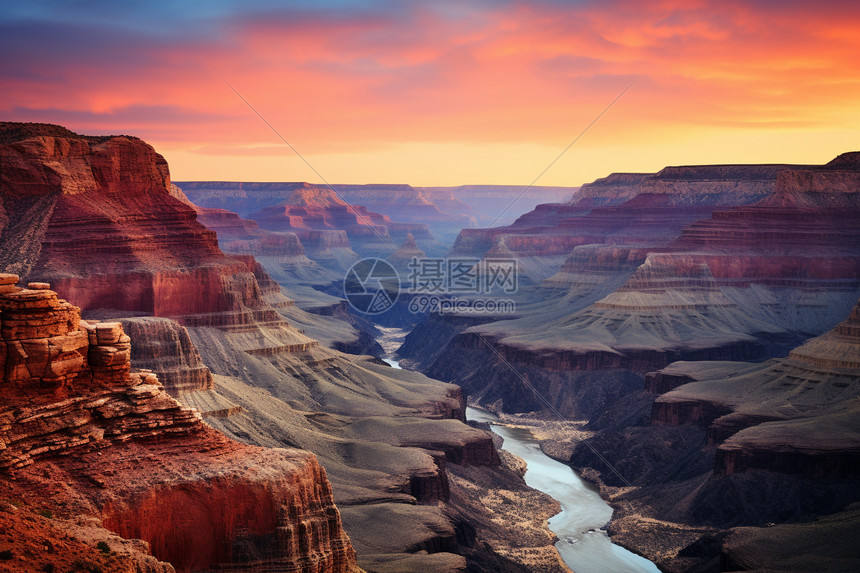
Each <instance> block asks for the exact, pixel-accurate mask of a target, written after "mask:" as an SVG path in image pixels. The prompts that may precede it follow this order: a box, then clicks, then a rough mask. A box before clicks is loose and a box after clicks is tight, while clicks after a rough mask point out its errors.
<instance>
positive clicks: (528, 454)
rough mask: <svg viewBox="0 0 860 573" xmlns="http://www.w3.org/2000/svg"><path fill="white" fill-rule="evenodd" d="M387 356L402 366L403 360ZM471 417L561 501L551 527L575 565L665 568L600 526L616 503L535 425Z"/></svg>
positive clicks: (602, 570) (598, 572) (644, 572)
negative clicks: (546, 442) (553, 453)
mask: <svg viewBox="0 0 860 573" xmlns="http://www.w3.org/2000/svg"><path fill="white" fill-rule="evenodd" d="M386 350H388V349H387V348H386ZM384 360H385V362H387V363H388V364H389V365H391V366H392V367H394V368H400V364H399V363H398V361H397V360H395V359H393V358H386V359H384ZM466 418H467V419H468V420H475V421H477V422H486V423H488V424H490V428H491V429H492V430H493V432H495V433H496V434H498V435H499V436H501V437H502V438H503V439H504V445H503V448H504V449H505V450H507V451H509V452H511V453H512V454H514V455H517V456H519V457H520V458H522V459H523V460H525V462H526V464H527V469H526V474H525V481H526V484H528V485H529V486H530V487H533V488H534V489H536V490H539V491H542V492H544V493H545V494H547V495H549V496H550V497H552V498H554V499H556V500H558V502H559V503H560V504H561V512H560V513H558V514H557V515H554V516H553V517H552V518H550V520H549V528H550V529H551V530H552V531H553V533H555V534H556V535H557V536H558V538H559V541H558V543H556V544H555V547H556V549H558V552H559V553H560V554H561V558H562V559H563V560H564V562H565V564H567V566H568V567H570V568H571V570H573V571H575V572H576V573H659V571H660V570H659V569H657V566H656V565H654V564H653V563H651V562H650V561H648V560H647V559H645V558H644V557H640V556H639V555H636V554H635V553H632V552H630V551H627V550H626V549H624V548H623V547H620V546H618V545H615V544H613V543H612V541H611V540H610V539H609V536H608V535H607V534H606V532H605V531H603V530H602V529H600V528H601V527H602V526H603V525H604V524H606V523H607V522H608V521H609V518H610V517H611V516H612V508H611V507H610V506H609V505H608V504H607V503H606V502H605V501H603V499H602V498H601V497H600V495H598V493H597V491H596V490H595V488H594V487H593V486H592V485H591V484H589V483H588V482H586V481H584V480H583V479H582V478H580V477H579V475H577V474H576V472H574V471H573V470H572V469H571V468H570V467H569V466H566V465H565V464H563V463H561V462H557V461H556V460H554V459H552V458H550V457H548V456H547V455H546V454H544V453H543V452H542V451H541V449H540V446H539V444H538V442H537V440H536V439H535V438H534V436H533V435H532V433H531V431H530V430H528V429H527V428H515V427H510V426H507V425H505V424H502V423H499V421H498V418H497V417H496V416H495V415H494V414H492V413H490V412H487V411H485V410H479V409H477V408H466Z"/></svg>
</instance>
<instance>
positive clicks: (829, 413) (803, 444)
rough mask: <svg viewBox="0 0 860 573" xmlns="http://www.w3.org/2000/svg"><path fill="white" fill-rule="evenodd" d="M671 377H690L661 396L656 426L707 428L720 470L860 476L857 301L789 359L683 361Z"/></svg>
mask: <svg viewBox="0 0 860 573" xmlns="http://www.w3.org/2000/svg"><path fill="white" fill-rule="evenodd" d="M683 372H686V373H687V374H682V373H683ZM663 374H664V375H665V374H666V372H664V373H663ZM668 374H669V375H670V376H674V377H678V378H680V377H682V376H686V377H687V378H689V379H690V380H691V382H690V383H688V384H685V385H683V386H681V387H679V388H676V389H674V390H672V391H670V392H668V393H666V394H664V395H662V396H660V397H659V398H657V400H656V401H655V402H654V408H653V411H652V414H651V419H652V423H653V424H662V425H678V424H685V423H687V424H689V423H692V424H697V425H700V426H702V427H704V428H706V429H707V435H708V440H709V443H711V444H713V445H717V446H718V448H717V456H716V461H715V466H714V472H715V473H716V474H720V475H728V474H733V473H738V472H750V471H756V470H768V471H782V472H786V473H801V474H807V475H809V476H810V477H845V476H860V426H858V425H857V424H856V421H857V420H858V415H857V411H856V410H857V408H858V404H860V401H858V399H860V305H858V306H855V307H854V310H853V311H852V312H851V315H850V316H849V317H848V318H847V319H846V320H845V321H843V322H842V323H840V324H839V325H838V326H837V327H836V328H835V329H834V330H832V331H830V332H828V333H826V334H824V335H822V336H819V337H817V338H814V339H812V340H810V341H809V342H807V343H806V344H804V345H802V346H800V347H798V348H796V349H794V350H793V351H791V352H790V353H789V355H788V357H787V358H783V359H776V360H773V361H770V362H766V363H763V364H761V365H745V364H729V365H722V364H716V365H699V364H696V363H687V364H683V363H682V364H678V365H673V367H671V368H670V371H669V373H668ZM692 380H694V381H692Z"/></svg>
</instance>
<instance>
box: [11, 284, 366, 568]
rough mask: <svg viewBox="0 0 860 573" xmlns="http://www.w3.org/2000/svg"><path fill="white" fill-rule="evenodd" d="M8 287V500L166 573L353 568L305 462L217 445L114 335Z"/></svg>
mask: <svg viewBox="0 0 860 573" xmlns="http://www.w3.org/2000/svg"><path fill="white" fill-rule="evenodd" d="M17 281H18V277H17V276H15V275H10V274H2V275H0V291H2V292H0V348H2V354H0V357H2V361H0V365H2V368H0V371H2V373H3V377H2V382H0V394H2V398H3V400H2V402H3V406H2V408H0V473H5V474H7V475H10V476H11V477H12V478H13V480H12V481H10V482H9V488H10V490H11V491H8V492H7V494H9V495H14V496H17V497H19V498H20V499H22V500H23V501H24V502H27V503H34V504H38V505H40V506H44V505H45V503H46V500H51V504H52V507H53V511H57V512H59V513H61V514H62V515H63V516H64V517H73V516H75V515H89V516H94V517H97V518H98V519H99V520H100V521H101V523H102V526H103V527H104V528H107V529H109V530H111V531H113V532H115V533H118V534H119V535H121V536H124V537H130V538H136V539H143V540H144V541H145V542H147V543H148V544H149V549H150V550H151V551H152V554H153V555H154V556H155V557H157V558H158V559H160V560H162V561H166V562H169V563H171V564H172V565H173V566H174V568H175V569H176V570H177V571H182V572H184V571H196V570H203V569H209V568H211V567H213V566H215V565H218V566H220V567H222V569H224V570H242V569H244V570H247V567H248V565H249V563H250V564H252V565H254V566H264V565H265V566H267V567H279V568H282V569H289V570H302V571H319V572H323V571H326V572H328V571H344V572H348V571H357V567H356V566H355V554H354V551H353V550H352V547H351V545H350V542H349V539H348V538H347V537H346V535H345V534H344V533H343V530H342V529H341V527H340V517H339V513H338V511H337V509H336V508H335V506H334V503H333V501H332V496H331V489H330V486H329V484H328V481H327V479H326V477H325V472H324V471H323V470H322V468H321V467H320V466H319V464H318V463H317V461H316V458H315V457H314V456H313V455H312V454H309V453H306V452H300V451H295V450H294V451H287V450H266V449H263V448H253V447H249V446H243V445H240V444H238V443H236V442H232V441H230V440H228V439H227V438H226V437H224V436H223V435H221V434H219V433H218V432H216V431H215V430H213V429H212V428H210V427H208V426H206V425H205V424H203V423H202V422H201V419H200V415H199V414H198V413H197V412H196V411H195V410H193V409H191V408H188V407H185V406H182V405H181V404H180V403H179V402H177V401H175V400H174V399H172V398H171V397H170V396H168V395H167V393H166V392H165V391H164V388H163V386H162V385H161V383H160V382H159V380H158V378H157V376H156V375H155V374H153V373H152V372H148V371H140V372H132V371H131V364H130V358H131V339H130V338H129V336H128V335H126V334H125V333H124V330H123V326H122V324H120V323H118V322H99V323H96V324H90V323H88V322H87V321H82V320H81V319H80V309H79V308H78V307H76V306H73V305H71V304H69V303H68V302H66V301H64V300H62V299H59V298H58V297H57V294H56V293H55V292H54V291H51V290H49V289H48V286H49V285H47V284H44V283H30V284H28V287H27V288H20V287H18V286H16V283H17ZM249 550H250V552H249ZM164 570H166V569H164Z"/></svg>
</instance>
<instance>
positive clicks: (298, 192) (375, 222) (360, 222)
mask: <svg viewBox="0 0 860 573" xmlns="http://www.w3.org/2000/svg"><path fill="white" fill-rule="evenodd" d="M248 216H249V217H250V218H251V219H253V220H255V221H257V223H259V225H260V226H261V227H263V228H264V229H269V230H272V231H289V232H294V233H296V234H297V235H298V236H299V238H300V239H301V240H302V241H303V242H304V240H305V238H306V235H309V233H308V231H314V230H316V231H319V230H327V229H342V230H344V231H345V232H346V234H347V236H348V237H349V239H350V241H351V242H353V243H355V242H357V243H358V244H359V245H360V244H361V243H364V242H368V241H369V242H372V243H383V244H384V243H387V242H390V241H392V239H397V238H405V236H406V235H407V234H408V233H412V234H413V235H414V236H415V237H416V238H420V239H432V235H431V234H430V230H429V229H428V227H427V225H426V224H424V223H394V222H392V221H391V219H390V218H389V217H388V216H386V215H381V214H379V213H374V212H371V211H369V210H368V209H367V208H366V207H364V206H361V205H350V204H349V203H347V202H346V201H344V200H343V199H342V198H341V197H339V196H338V195H337V194H336V193H335V192H334V191H332V190H331V189H330V188H328V187H321V186H315V185H310V184H305V185H303V186H302V187H300V188H298V189H295V190H293V191H292V193H291V194H290V195H289V196H288V197H287V198H286V199H285V200H283V201H281V202H280V203H279V204H277V205H272V206H268V207H264V208H263V209H261V210H260V211H257V212H255V213H251V214H250V215H248ZM308 238H310V237H308Z"/></svg>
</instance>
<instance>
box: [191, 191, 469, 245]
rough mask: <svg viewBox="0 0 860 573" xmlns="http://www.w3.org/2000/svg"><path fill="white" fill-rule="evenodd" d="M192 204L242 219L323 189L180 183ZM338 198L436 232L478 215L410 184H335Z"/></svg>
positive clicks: (451, 230) (449, 231) (450, 232)
mask: <svg viewBox="0 0 860 573" xmlns="http://www.w3.org/2000/svg"><path fill="white" fill-rule="evenodd" d="M181 185H182V187H183V188H184V189H185V190H186V191H187V192H188V194H189V195H190V198H191V200H192V201H194V202H195V203H197V204H198V205H200V206H201V207H212V208H222V209H228V210H230V211H235V212H237V213H239V214H241V215H243V216H247V215H250V214H251V213H254V212H257V211H260V210H262V209H264V208H266V207H270V206H273V205H278V204H280V203H282V202H283V201H284V200H285V199H287V198H288V197H289V196H290V195H291V194H292V193H293V192H295V191H296V190H298V189H310V188H320V189H322V186H319V185H311V184H308V183H243V182H238V181H235V182H232V181H186V182H182V183H181ZM334 189H335V191H336V192H337V195H338V196H339V197H340V198H342V199H343V200H344V201H346V202H348V203H349V204H351V205H361V206H363V207H364V208H366V209H367V211H369V212H372V213H380V214H382V215H385V216H387V217H390V218H391V219H392V220H394V221H401V222H403V223H408V224H424V225H428V226H429V227H430V228H431V229H432V230H433V233H434V234H436V233H439V234H441V235H442V236H451V237H452V238H453V236H454V235H456V233H457V232H458V231H459V230H460V229H461V228H463V227H470V226H474V225H475V218H474V217H475V213H474V212H472V211H471V209H470V208H469V206H468V205H466V204H465V203H462V202H461V201H458V200H457V199H456V198H455V197H454V196H453V195H452V194H451V193H450V192H448V193H441V194H434V196H433V197H434V198H433V199H430V200H428V198H427V197H426V196H425V194H424V192H423V191H422V190H420V189H416V188H414V187H412V186H410V185H334Z"/></svg>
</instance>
